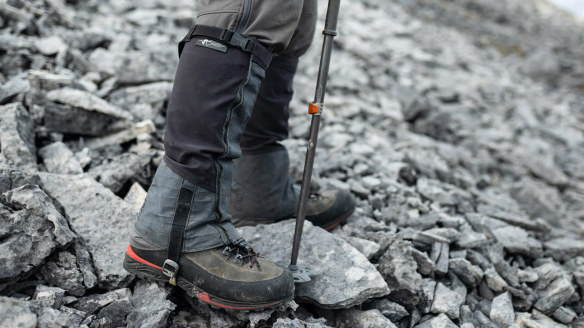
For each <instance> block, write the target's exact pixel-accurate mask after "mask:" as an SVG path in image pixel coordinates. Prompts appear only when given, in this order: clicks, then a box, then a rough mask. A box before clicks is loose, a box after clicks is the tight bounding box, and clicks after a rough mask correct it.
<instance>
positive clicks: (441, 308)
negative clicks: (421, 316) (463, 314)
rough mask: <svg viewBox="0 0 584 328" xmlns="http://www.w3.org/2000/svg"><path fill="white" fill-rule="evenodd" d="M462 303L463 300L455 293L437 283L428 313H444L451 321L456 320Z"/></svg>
mask: <svg viewBox="0 0 584 328" xmlns="http://www.w3.org/2000/svg"><path fill="white" fill-rule="evenodd" d="M463 303H464V299H463V298H462V297H461V296H460V295H459V294H458V293H457V292H455V291H452V290H451V289H449V288H448V287H446V286H444V285H443V284H441V283H438V286H437V287H436V292H435V294H434V301H433V302H432V308H431V309H430V311H432V312H433V313H444V314H446V315H447V316H449V317H450V318H451V319H458V317H459V315H460V312H459V311H460V306H462V304H463Z"/></svg>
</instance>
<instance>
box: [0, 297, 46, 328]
mask: <svg viewBox="0 0 584 328" xmlns="http://www.w3.org/2000/svg"><path fill="white" fill-rule="evenodd" d="M15 323H18V327H22V328H35V327H36V326H37V316H36V315H35V314H34V313H32V312H31V311H30V309H29V308H28V306H26V305H25V304H24V303H23V302H21V301H18V300H15V299H13V298H8V297H0V327H2V328H13V327H14V324H15Z"/></svg>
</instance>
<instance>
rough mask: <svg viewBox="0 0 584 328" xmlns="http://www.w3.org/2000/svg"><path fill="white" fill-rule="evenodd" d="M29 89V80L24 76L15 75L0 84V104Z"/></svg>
mask: <svg viewBox="0 0 584 328" xmlns="http://www.w3.org/2000/svg"><path fill="white" fill-rule="evenodd" d="M30 89H31V86H30V82H29V81H28V79H27V78H26V76H25V75H23V74H22V75H17V76H15V77H13V78H11V79H10V80H9V81H8V82H6V83H4V84H2V85H1V86H0V104H5V103H7V102H9V101H10V99H12V98H13V97H14V96H16V95H18V94H23V93H25V92H28V91H29V90H30Z"/></svg>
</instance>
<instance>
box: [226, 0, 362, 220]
mask: <svg viewBox="0 0 584 328" xmlns="http://www.w3.org/2000/svg"><path fill="white" fill-rule="evenodd" d="M316 19H317V3H316V0H305V1H304V7H303V9H302V16H301V17H300V23H299V24H298V28H297V29H296V31H294V35H293V36H292V39H291V41H290V44H289V45H288V48H286V50H285V51H284V52H283V53H282V54H281V55H279V56H276V57H274V58H273V59H272V63H271V64H270V66H269V67H268V69H267V71H266V77H265V79H264V81H263V82H262V85H261V87H260V91H259V93H258V97H257V101H256V104H255V107H254V110H253V114H252V116H251V118H250V120H249V122H248V124H247V126H246V128H245V132H244V134H243V137H242V139H241V148H242V150H243V156H242V157H241V158H240V159H238V160H237V161H235V173H234V183H233V186H232V188H231V192H230V194H229V197H228V212H229V213H230V214H231V215H232V216H233V223H234V224H235V225H236V226H240V225H252V224H258V223H267V222H273V221H277V220H280V219H285V218H289V217H292V216H294V215H295V211H296V207H297V204H298V196H299V189H298V188H297V187H294V182H293V181H292V179H291V178H290V176H289V174H288V171H289V164H290V163H289V158H288V151H287V149H286V147H284V146H283V145H282V144H281V143H280V141H282V140H284V139H286V138H288V117H289V107H288V106H289V103H290V101H291V100H292V96H293V93H294V91H293V79H294V75H295V73H296V69H297V67H298V60H299V57H300V56H302V55H303V54H304V53H306V51H307V50H308V48H309V46H310V44H311V43H312V39H313V36H314V32H315V25H316ZM353 209H354V201H353V199H352V197H351V195H350V193H349V192H342V191H324V192H323V193H321V194H315V195H313V196H312V197H311V199H310V200H309V203H308V207H307V219H308V220H310V221H312V222H313V223H314V224H315V225H318V226H322V227H324V228H332V227H333V226H334V225H335V224H337V223H338V222H339V221H342V220H343V219H345V218H346V217H348V216H349V215H350V214H351V212H352V211H353Z"/></svg>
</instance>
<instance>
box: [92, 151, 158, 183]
mask: <svg viewBox="0 0 584 328" xmlns="http://www.w3.org/2000/svg"><path fill="white" fill-rule="evenodd" d="M153 155H154V154H153V153H151V152H147V153H141V154H132V153H126V154H122V155H120V156H118V157H115V158H113V159H112V160H111V161H110V162H107V163H104V164H102V165H99V166H96V167H93V168H91V169H90V170H89V171H88V172H87V174H89V175H90V176H91V177H93V178H94V179H95V181H97V182H99V183H101V184H102V185H104V186H105V187H106V188H108V189H109V190H111V191H113V192H114V193H117V192H118V191H120V190H121V189H122V187H123V186H124V185H125V184H126V182H128V180H129V179H130V178H132V177H134V176H136V177H139V176H140V173H142V172H143V171H144V170H145V168H146V169H147V167H148V165H149V164H150V161H151V160H152V157H153Z"/></svg>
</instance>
